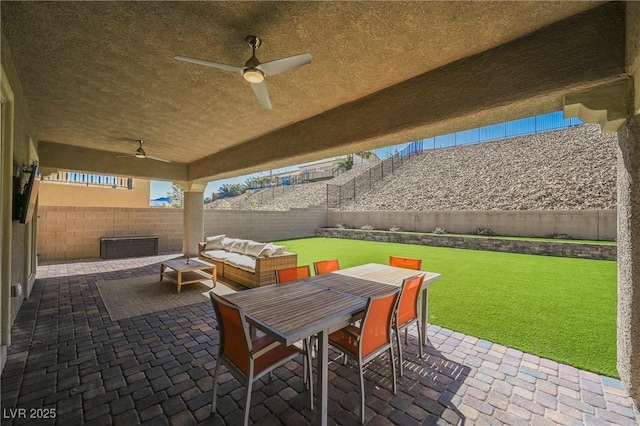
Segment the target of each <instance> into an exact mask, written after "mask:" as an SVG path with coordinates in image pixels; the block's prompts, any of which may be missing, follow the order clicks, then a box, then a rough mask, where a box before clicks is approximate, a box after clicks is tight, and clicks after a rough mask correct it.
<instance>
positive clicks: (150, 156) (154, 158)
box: [144, 155, 171, 163]
mask: <svg viewBox="0 0 640 426" xmlns="http://www.w3.org/2000/svg"><path fill="white" fill-rule="evenodd" d="M144 158H148V159H149V160H156V161H162V162H164V163H170V162H171V160H165V159H164V158H160V157H154V156H153V155H147V156H146V157H144Z"/></svg>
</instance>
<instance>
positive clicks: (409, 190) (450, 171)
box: [217, 125, 617, 210]
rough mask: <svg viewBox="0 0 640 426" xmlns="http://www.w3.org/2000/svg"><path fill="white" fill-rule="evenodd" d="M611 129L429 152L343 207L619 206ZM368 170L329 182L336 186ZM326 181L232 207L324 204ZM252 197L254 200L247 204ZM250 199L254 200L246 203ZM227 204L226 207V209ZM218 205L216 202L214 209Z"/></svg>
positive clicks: (266, 192)
mask: <svg viewBox="0 0 640 426" xmlns="http://www.w3.org/2000/svg"><path fill="white" fill-rule="evenodd" d="M616 144H617V136H616V135H615V134H602V133H601V132H600V128H599V127H598V126H587V125H584V126H580V127H574V128H569V129H562V130H557V131H553V132H546V133H540V134H535V135H528V136H521V137H516V138H510V139H505V140H500V141H494V142H485V143H480V144H474V145H465V146H460V147H455V148H445V149H439V150H435V151H427V152H426V153H424V154H423V155H419V156H416V157H414V158H412V159H411V160H410V161H408V162H407V163H406V164H405V165H404V166H403V167H401V168H400V169H399V170H397V171H396V173H394V174H393V175H389V176H387V177H385V179H384V181H382V182H379V183H378V184H377V185H375V186H374V187H373V189H372V190H371V191H368V192H366V193H365V192H363V193H358V197H357V202H355V203H354V202H350V203H347V204H343V205H342V206H341V207H340V208H341V209H342V210H582V209H614V208H616ZM364 170H365V169H363V168H354V170H352V171H350V172H347V173H344V174H342V175H341V176H339V177H337V178H335V179H332V180H331V181H329V182H330V183H331V184H334V185H339V184H342V183H345V182H347V181H349V180H350V179H352V178H353V177H354V176H355V175H356V174H358V173H361V172H362V171H364ZM326 185H327V181H325V182H316V183H310V184H304V185H295V186H290V187H278V188H275V189H268V190H264V191H262V192H259V193H255V194H253V195H252V196H250V197H244V198H243V199H241V198H240V197H236V198H238V200H237V201H233V199H230V200H229V201H230V202H231V203H232V206H233V207H232V208H254V209H259V210H284V209H288V208H294V207H308V206H312V205H320V204H324V203H325V202H326ZM251 200H253V202H252V201H251ZM250 203H252V204H250ZM225 207H226V208H229V205H227V206H225ZM217 208H220V207H217Z"/></svg>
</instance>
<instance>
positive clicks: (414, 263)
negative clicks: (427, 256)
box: [389, 256, 422, 271]
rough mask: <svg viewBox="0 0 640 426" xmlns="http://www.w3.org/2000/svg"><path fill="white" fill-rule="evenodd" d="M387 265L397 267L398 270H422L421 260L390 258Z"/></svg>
mask: <svg viewBox="0 0 640 426" xmlns="http://www.w3.org/2000/svg"><path fill="white" fill-rule="evenodd" d="M389 265H390V266H397V267H398V268H407V269H415V270H416V271H419V270H420V269H422V259H412V258H410V257H398V256H390V257H389Z"/></svg>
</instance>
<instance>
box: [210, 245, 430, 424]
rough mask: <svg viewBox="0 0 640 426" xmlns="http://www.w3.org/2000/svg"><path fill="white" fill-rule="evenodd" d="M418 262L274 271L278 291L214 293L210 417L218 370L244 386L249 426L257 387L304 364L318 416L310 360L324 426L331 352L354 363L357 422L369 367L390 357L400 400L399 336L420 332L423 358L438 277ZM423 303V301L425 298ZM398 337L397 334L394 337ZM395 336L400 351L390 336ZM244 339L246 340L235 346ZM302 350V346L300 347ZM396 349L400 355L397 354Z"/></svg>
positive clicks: (336, 263)
mask: <svg viewBox="0 0 640 426" xmlns="http://www.w3.org/2000/svg"><path fill="white" fill-rule="evenodd" d="M421 263H422V262H421V259H410V258H402V257H394V256H392V257H390V260H389V264H388V265H382V264H375V263H370V264H365V265H360V266H356V267H351V268H346V269H341V268H340V264H339V261H338V260H337V259H330V260H326V261H320V262H315V263H314V265H313V266H314V271H315V275H314V276H312V275H311V268H310V266H309V265H303V266H297V267H291V268H285V269H280V270H277V271H275V274H276V281H277V284H275V285H270V286H265V287H258V288H255V289H250V290H246V291H241V292H238V293H234V294H228V295H225V296H220V295H217V294H215V293H214V292H213V291H212V292H211V293H210V295H211V300H212V303H213V307H214V311H215V313H216V316H217V321H218V325H219V331H220V345H219V354H218V359H217V362H216V368H215V372H214V384H213V386H214V387H213V401H212V412H213V413H215V412H216V399H217V391H218V386H219V377H220V373H221V367H222V366H223V365H224V366H225V367H226V368H227V370H228V371H229V372H230V373H231V374H232V375H233V376H234V377H235V378H236V379H237V380H238V381H239V382H241V383H243V384H244V385H245V386H246V399H245V406H244V424H245V425H246V424H248V421H249V411H250V407H251V392H252V385H253V383H254V382H255V381H256V380H258V379H260V378H261V377H263V376H265V375H267V374H270V373H271V372H272V371H273V370H274V369H276V368H278V367H280V366H283V365H285V364H286V363H287V362H289V361H290V360H292V359H293V358H295V357H297V356H302V357H303V363H304V381H305V384H306V388H307V389H308V391H309V400H310V401H309V404H310V407H311V409H314V385H313V381H314V378H313V374H312V371H313V368H312V354H313V353H314V352H315V358H316V386H317V407H316V422H317V424H319V425H326V424H327V417H328V415H327V404H328V364H329V360H328V352H329V345H331V346H333V347H334V348H336V349H337V350H338V351H339V352H341V353H342V354H343V356H344V364H345V365H346V364H347V359H348V358H352V359H354V360H355V361H356V362H357V367H358V373H359V379H360V398H361V400H360V421H361V423H364V422H365V401H364V399H365V390H364V375H363V369H364V366H365V365H366V364H367V363H369V362H370V361H372V360H373V359H376V358H378V357H379V356H381V355H383V354H386V353H388V354H389V357H388V360H389V362H390V365H389V367H390V369H391V377H392V388H393V389H392V390H393V393H394V394H395V393H396V360H395V355H394V350H397V354H398V360H399V370H400V375H402V374H403V365H402V364H403V360H402V347H401V344H400V333H401V331H402V330H404V331H405V344H406V343H407V334H406V333H407V328H408V327H409V326H410V325H413V324H417V329H418V340H419V352H420V356H421V357H422V347H423V345H424V344H426V330H427V318H428V311H427V309H428V289H429V284H430V283H432V282H433V281H435V280H437V279H438V278H440V274H437V273H434V272H422V271H421ZM420 296H422V297H420ZM394 331H395V333H394ZM394 335H395V344H394V341H393V336H394ZM238 336H243V337H244V338H238ZM300 342H302V345H300ZM394 346H395V348H394Z"/></svg>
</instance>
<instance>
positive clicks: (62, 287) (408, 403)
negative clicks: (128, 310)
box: [1, 255, 640, 425]
mask: <svg viewBox="0 0 640 426" xmlns="http://www.w3.org/2000/svg"><path fill="white" fill-rule="evenodd" d="M173 256H174V255H172V256H154V257H149V258H137V259H125V260H110V261H92V262H69V263H62V264H55V265H43V266H40V267H39V268H38V280H37V281H36V285H35V287H34V290H33V292H32V294H31V297H30V298H29V300H27V301H25V302H24V303H23V305H22V308H21V310H20V312H19V313H18V317H17V319H16V322H15V324H14V327H13V330H12V338H13V344H12V346H11V347H10V348H9V356H8V361H7V364H6V366H5V369H4V371H3V373H2V377H1V385H2V387H1V390H2V409H3V417H2V424H3V425H4V424H7V425H10V424H16V425H20V424H43V425H49V424H59V425H81V424H91V425H103V424H104V425H132V424H153V425H162V424H178V425H190V424H213V425H237V424H239V423H241V419H242V406H243V404H244V388H243V387H242V386H241V385H240V384H239V383H238V382H237V381H236V380H235V379H233V378H232V376H231V375H230V374H229V373H226V372H224V373H223V374H222V375H221V378H220V387H219V394H218V413H217V414H216V415H211V414H210V411H211V390H212V386H213V381H212V375H213V374H212V373H213V368H214V367H215V356H216V354H217V351H218V337H217V330H216V329H215V326H216V324H215V319H214V313H213V309H212V308H211V304H210V303H209V302H207V301H203V302H202V303H197V304H194V305H188V306H184V307H179V308H175V309H170V310H167V311H162V312H156V313H152V314H146V315H141V316H138V317H134V318H128V319H123V320H119V321H112V320H111V319H110V318H109V315H108V313H107V311H106V310H105V307H104V304H103V302H102V299H101V297H100V294H99V293H98V290H97V288H96V284H95V282H96V280H98V279H102V280H113V279H120V278H128V277H133V276H144V275H152V274H157V272H158V270H159V266H158V265H159V262H161V261H162V260H164V259H165V258H169V257H173ZM176 297H179V295H176ZM411 331H413V332H414V333H415V330H410V332H411ZM428 332H429V345H428V348H427V349H426V355H425V357H424V358H423V359H420V358H419V357H418V351H417V347H416V344H417V339H416V337H415V334H414V335H412V336H411V338H410V343H409V346H408V347H405V352H404V354H405V376H404V377H401V378H399V379H398V393H397V395H393V394H392V393H391V391H390V390H389V389H390V382H389V368H388V367H387V366H386V365H385V364H384V362H385V361H386V358H382V359H380V360H376V361H374V362H373V363H372V364H371V365H370V366H368V367H367V369H366V372H365V377H366V383H365V391H366V393H367V397H366V401H367V402H366V404H367V409H366V418H367V422H368V424H371V425H392V424H397V425H413V424H415V425H428V424H438V425H448V424H463V423H464V424H492V425H501V424H509V425H512V424H540V425H546V424H549V425H551V424H592V425H601V424H620V425H637V424H640V414H639V413H638V411H636V410H635V409H634V407H633V405H632V401H631V399H630V398H629V396H628V394H627V393H626V391H624V389H623V386H622V384H621V383H620V381H619V380H616V379H613V378H610V377H603V376H599V375H597V374H593V373H590V372H586V371H581V370H578V369H576V368H574V367H571V366H567V365H563V364H559V363H557V362H555V361H552V360H547V359H544V358H540V357H538V356H536V355H532V354H527V353H523V352H521V351H519V350H516V349H513V348H507V347H504V346H502V345H498V344H494V343H492V342H489V341H486V340H482V339H478V338H476V337H473V336H466V335H463V334H461V333H458V332H454V331H451V330H447V329H444V328H441V327H438V326H435V325H432V326H430V327H429V330H428ZM337 355H338V354H337V353H330V358H331V359H333V360H334V361H332V362H331V363H330V365H329V417H330V424H339V425H347V424H358V423H359V408H358V404H359V397H358V378H357V373H356V371H355V368H354V367H353V366H352V365H349V366H346V367H345V366H342V365H341V360H337ZM300 361H301V360H296V361H292V362H290V363H289V364H287V365H286V366H285V367H283V368H282V369H281V370H278V371H276V372H275V374H274V375H273V377H272V378H271V379H269V378H264V379H263V380H261V381H260V382H259V383H257V384H256V385H255V387H254V392H253V394H252V408H251V413H250V417H251V420H252V421H253V422H254V423H255V424H264V425H279V424H281V425H306V424H310V422H311V421H312V420H313V419H314V417H315V412H314V411H310V410H309V406H308V394H307V393H306V391H305V390H304V389H305V388H304V384H303V383H302V365H301V362H300ZM22 409H24V411H22ZM54 410H55V414H54ZM47 414H48V415H50V416H55V418H52V419H43V418H42V417H44V416H46V415H47ZM30 417H31V418H30ZM35 417H39V419H37V421H36V419H35Z"/></svg>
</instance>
